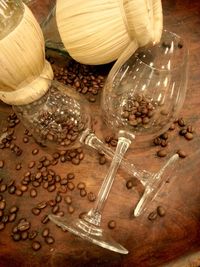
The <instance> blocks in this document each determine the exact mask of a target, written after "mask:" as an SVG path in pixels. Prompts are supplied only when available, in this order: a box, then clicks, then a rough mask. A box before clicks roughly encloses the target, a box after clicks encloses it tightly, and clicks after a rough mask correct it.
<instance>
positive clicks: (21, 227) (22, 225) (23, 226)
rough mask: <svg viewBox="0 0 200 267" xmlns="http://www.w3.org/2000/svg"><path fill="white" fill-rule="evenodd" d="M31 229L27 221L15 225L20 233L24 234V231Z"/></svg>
mask: <svg viewBox="0 0 200 267" xmlns="http://www.w3.org/2000/svg"><path fill="white" fill-rule="evenodd" d="M30 227H31V224H30V222H28V221H21V222H20V223H19V224H18V225H17V228H18V230H19V231H20V232H24V231H27V230H29V229H30Z"/></svg>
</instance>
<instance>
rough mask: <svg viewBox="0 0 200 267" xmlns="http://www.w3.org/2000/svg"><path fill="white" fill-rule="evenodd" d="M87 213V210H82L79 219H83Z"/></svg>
mask: <svg viewBox="0 0 200 267" xmlns="http://www.w3.org/2000/svg"><path fill="white" fill-rule="evenodd" d="M85 215H87V212H81V213H80V214H79V216H78V217H79V219H83V218H84V216H85Z"/></svg>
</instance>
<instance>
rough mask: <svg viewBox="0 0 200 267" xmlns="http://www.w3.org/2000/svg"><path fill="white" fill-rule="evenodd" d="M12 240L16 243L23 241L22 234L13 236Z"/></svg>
mask: <svg viewBox="0 0 200 267" xmlns="http://www.w3.org/2000/svg"><path fill="white" fill-rule="evenodd" d="M12 238H13V240H14V241H20V240H21V234H20V233H15V234H13V235H12Z"/></svg>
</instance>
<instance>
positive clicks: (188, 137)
mask: <svg viewBox="0 0 200 267" xmlns="http://www.w3.org/2000/svg"><path fill="white" fill-rule="evenodd" d="M184 137H185V139H187V140H192V139H193V134H192V133H190V132H187V133H186V134H185V135H184Z"/></svg>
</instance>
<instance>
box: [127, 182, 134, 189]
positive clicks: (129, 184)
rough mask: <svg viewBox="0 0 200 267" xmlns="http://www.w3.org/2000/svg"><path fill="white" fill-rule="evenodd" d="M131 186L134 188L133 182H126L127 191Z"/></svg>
mask: <svg viewBox="0 0 200 267" xmlns="http://www.w3.org/2000/svg"><path fill="white" fill-rule="evenodd" d="M133 186H134V184H133V181H132V180H128V181H127V182H126V187H127V189H131V188H132V187H133Z"/></svg>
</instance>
